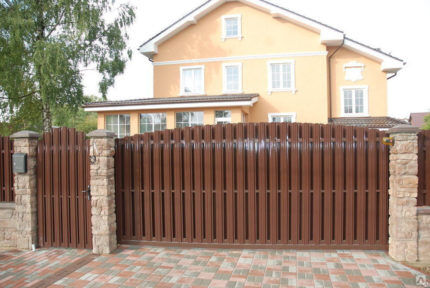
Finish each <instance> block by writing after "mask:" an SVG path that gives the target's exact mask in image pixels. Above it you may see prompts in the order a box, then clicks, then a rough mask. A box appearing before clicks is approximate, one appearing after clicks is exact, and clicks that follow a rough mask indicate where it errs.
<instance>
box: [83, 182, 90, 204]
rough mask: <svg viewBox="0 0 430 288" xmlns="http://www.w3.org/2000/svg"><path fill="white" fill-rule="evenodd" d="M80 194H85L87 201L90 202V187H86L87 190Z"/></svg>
mask: <svg viewBox="0 0 430 288" xmlns="http://www.w3.org/2000/svg"><path fill="white" fill-rule="evenodd" d="M82 193H87V199H88V201H90V200H91V185H88V187H87V190H84V191H82Z"/></svg>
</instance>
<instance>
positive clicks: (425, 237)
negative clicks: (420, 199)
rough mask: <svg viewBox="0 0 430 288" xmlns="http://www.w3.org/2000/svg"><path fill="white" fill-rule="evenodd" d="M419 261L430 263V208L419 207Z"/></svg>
mask: <svg viewBox="0 0 430 288" xmlns="http://www.w3.org/2000/svg"><path fill="white" fill-rule="evenodd" d="M417 214H418V260H419V261H420V262H426V263H430V206H423V207H418V211H417Z"/></svg>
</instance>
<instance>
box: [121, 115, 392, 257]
mask: <svg viewBox="0 0 430 288" xmlns="http://www.w3.org/2000/svg"><path fill="white" fill-rule="evenodd" d="M384 136H385V134H384V132H380V131H377V130H371V129H365V128H355V127H343V126H332V125H317V124H315V125H313V124H296V123H294V124H287V123H260V124H228V125H217V126H205V127H193V128H189V127H188V128H184V129H175V130H166V131H162V132H154V133H146V134H142V135H136V136H133V137H126V138H124V139H117V140H116V156H115V161H116V162H115V167H116V172H115V173H116V176H115V180H116V211H117V223H118V230H117V231H118V239H119V241H120V242H122V243H151V244H159V245H178V244H180V245H190V246H204V245H206V246H221V247H229V246H230V247H272V248H277V247H279V248H281V247H283V248H301V247H303V248H333V249H334V248H357V249H367V248H371V249H386V248H387V242H388V223H387V222H388V221H387V220H388V149H387V147H386V146H384V145H383V144H382V143H381V141H382V137H384ZM172 242H173V244H172Z"/></svg>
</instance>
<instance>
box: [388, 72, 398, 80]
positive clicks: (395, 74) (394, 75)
mask: <svg viewBox="0 0 430 288" xmlns="http://www.w3.org/2000/svg"><path fill="white" fill-rule="evenodd" d="M396 76H397V72H395V73H394V74H393V75H391V76H390V77H388V78H387V80H390V79H391V78H394V77H396Z"/></svg>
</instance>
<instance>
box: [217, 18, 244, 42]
mask: <svg viewBox="0 0 430 288" xmlns="http://www.w3.org/2000/svg"><path fill="white" fill-rule="evenodd" d="M241 22H242V17H241V16H240V15H227V16H223V17H222V23H223V36H222V38H223V40H225V39H230V38H238V39H242V23H241Z"/></svg>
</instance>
